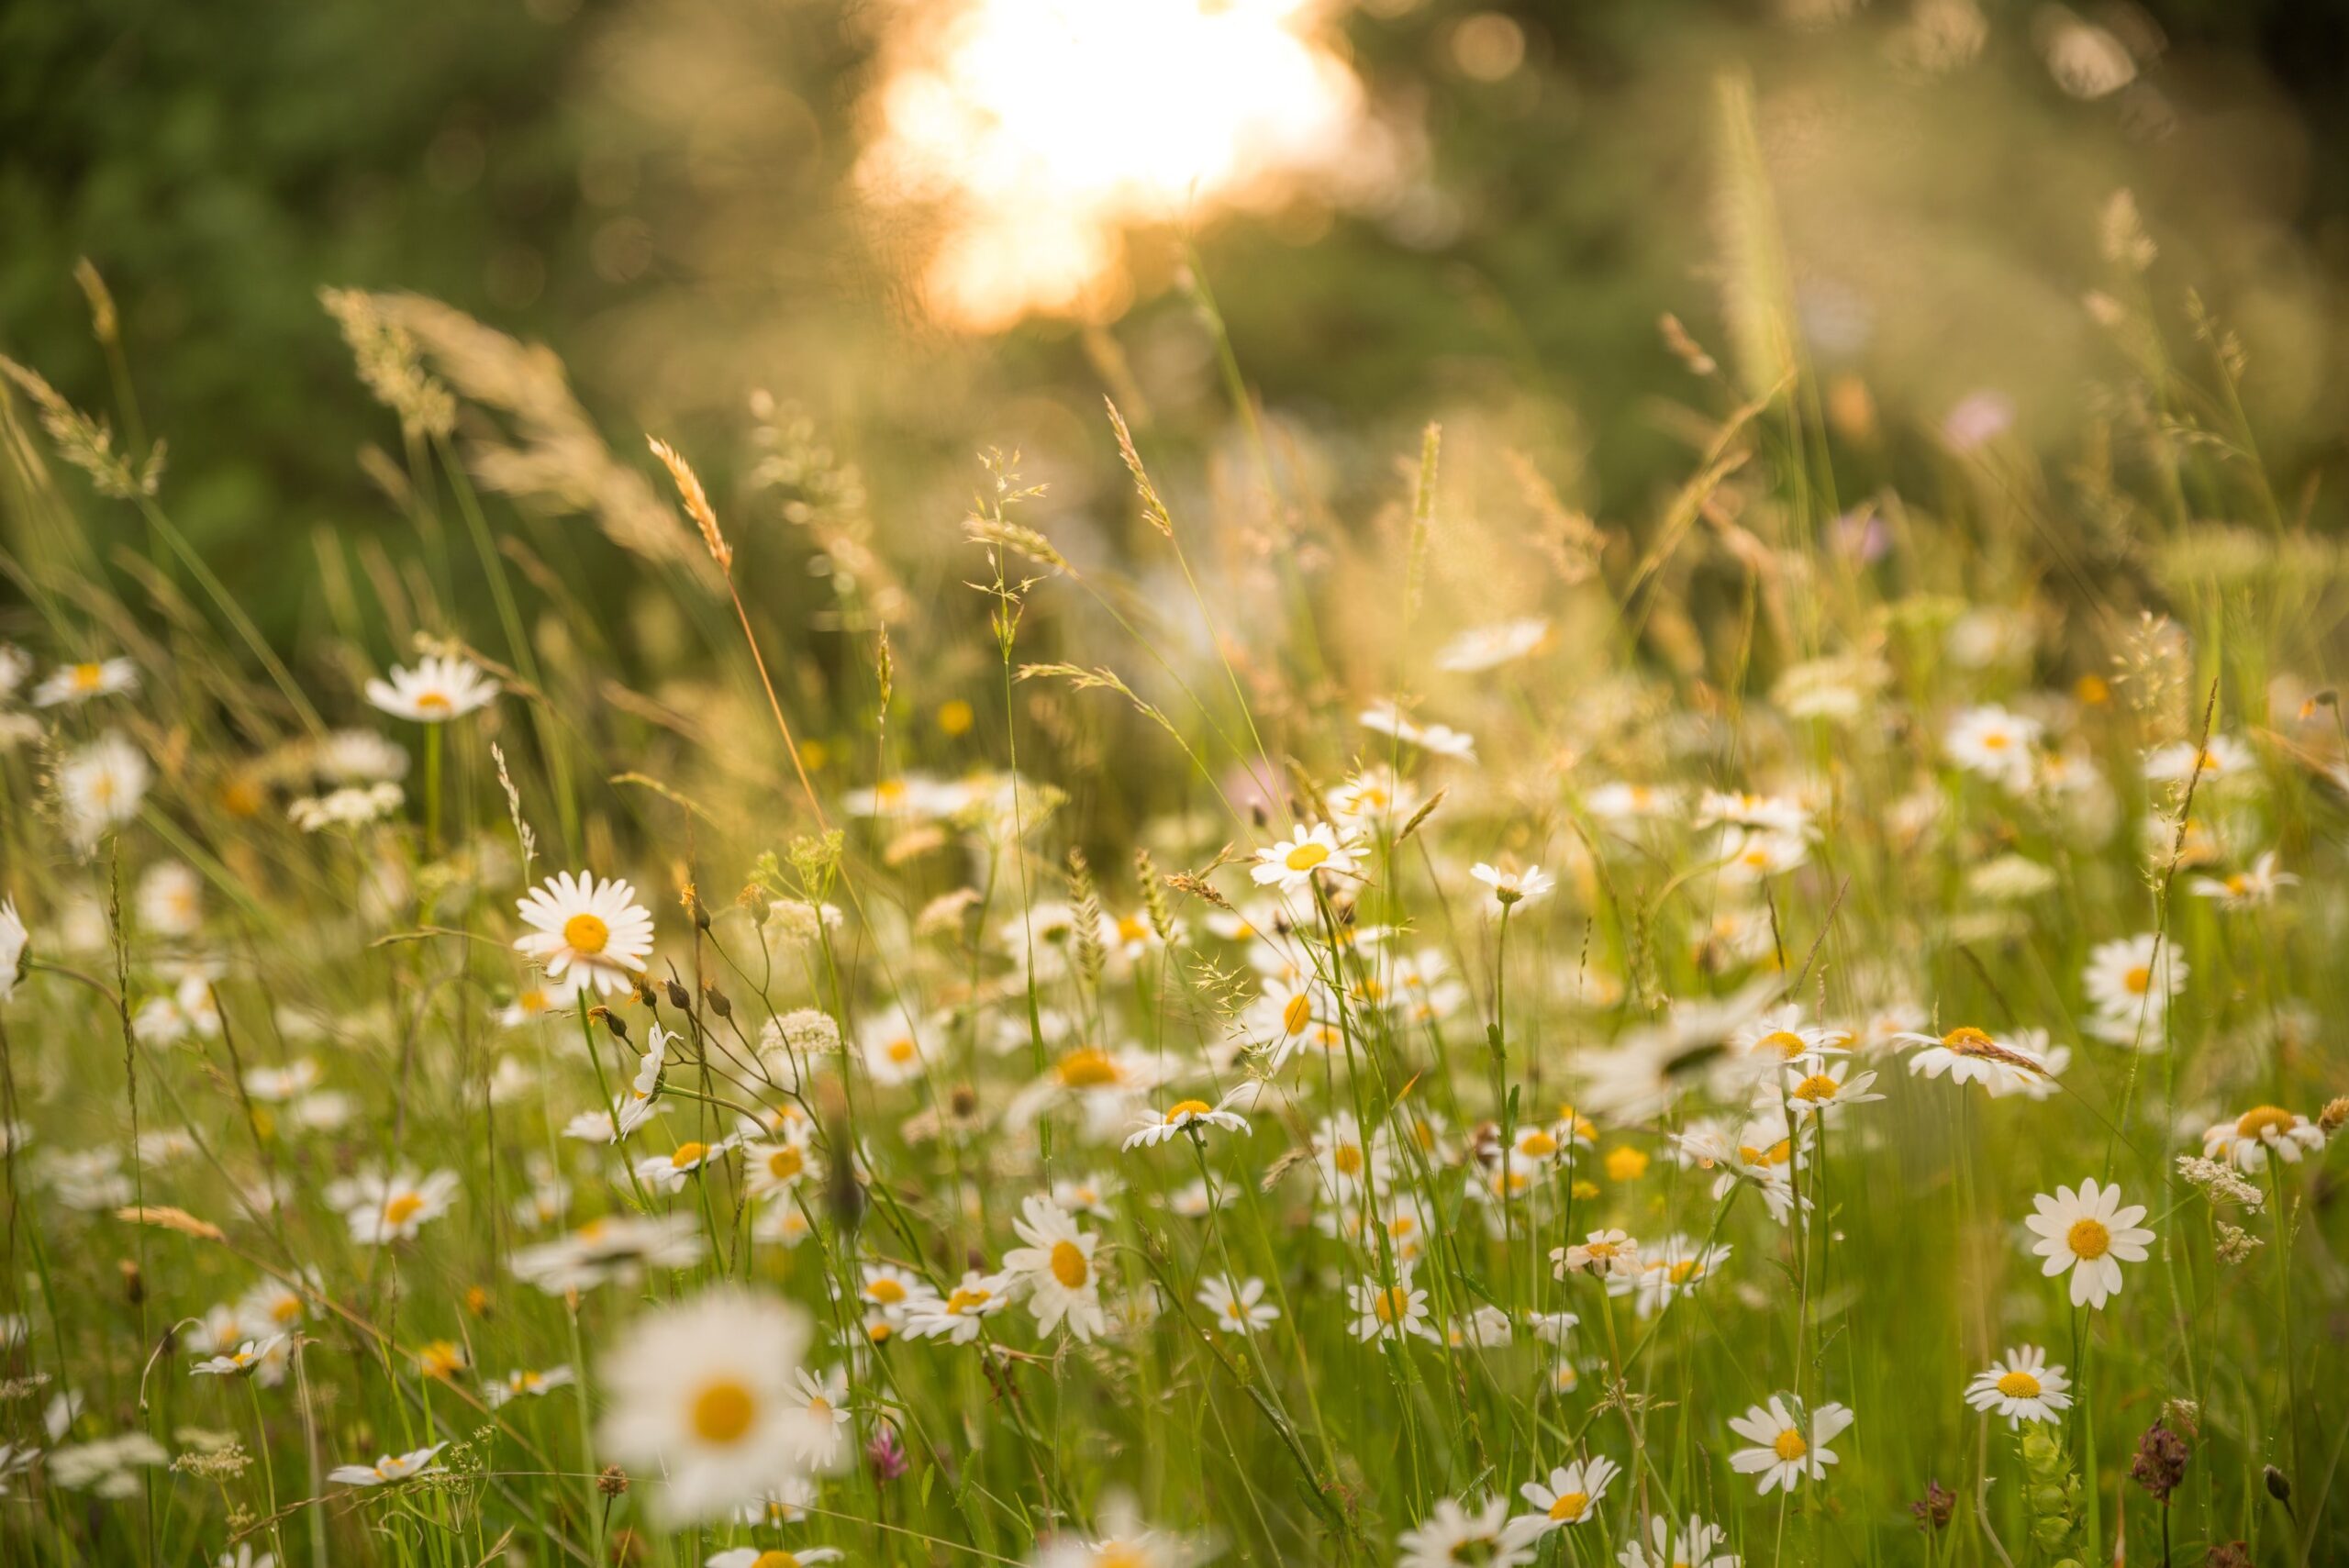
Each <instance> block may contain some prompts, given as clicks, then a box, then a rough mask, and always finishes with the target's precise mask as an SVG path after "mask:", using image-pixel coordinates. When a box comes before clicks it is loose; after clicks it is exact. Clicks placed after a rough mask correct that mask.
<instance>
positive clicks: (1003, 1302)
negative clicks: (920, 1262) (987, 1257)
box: [906, 1269, 1011, 1345]
mask: <svg viewBox="0 0 2349 1568" xmlns="http://www.w3.org/2000/svg"><path fill="white" fill-rule="evenodd" d="M1010 1305H1011V1282H1010V1281H1009V1280H1008V1278H1006V1277H1005V1276H1004V1275H1002V1274H983V1273H979V1271H978V1270H976V1269H971V1270H967V1271H966V1272H965V1273H963V1278H962V1281H961V1283H959V1284H956V1285H955V1287H954V1288H953V1289H952V1290H950V1291H948V1292H947V1293H946V1294H945V1295H944V1296H930V1295H924V1296H922V1297H921V1299H920V1300H919V1301H918V1303H917V1304H916V1305H915V1306H914V1307H912V1308H911V1309H910V1310H909V1311H908V1312H907V1319H906V1338H907V1339H909V1340H939V1339H942V1340H946V1341H947V1342H948V1343H949V1344H955V1345H967V1344H969V1343H970V1342H971V1341H972V1340H975V1339H977V1338H978V1337H979V1326H980V1323H981V1321H982V1320H983V1319H985V1318H992V1317H994V1316H995V1315H996V1313H998V1312H1000V1311H1002V1310H1003V1309H1004V1308H1005V1307H1008V1306H1010Z"/></svg>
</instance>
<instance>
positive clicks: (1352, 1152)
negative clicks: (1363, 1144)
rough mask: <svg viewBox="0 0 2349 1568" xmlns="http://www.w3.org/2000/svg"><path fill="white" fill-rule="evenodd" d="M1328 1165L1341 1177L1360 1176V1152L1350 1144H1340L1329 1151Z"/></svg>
mask: <svg viewBox="0 0 2349 1568" xmlns="http://www.w3.org/2000/svg"><path fill="white" fill-rule="evenodd" d="M1330 1164H1332V1165H1334V1166H1336V1167H1337V1170H1338V1173H1339V1174H1340V1175H1341V1176H1359V1175H1361V1174H1362V1151H1361V1150H1360V1149H1358V1148H1356V1147H1355V1146H1354V1145H1353V1144H1351V1143H1341V1144H1339V1145H1338V1147H1337V1148H1335V1149H1333V1150H1331V1151H1330Z"/></svg>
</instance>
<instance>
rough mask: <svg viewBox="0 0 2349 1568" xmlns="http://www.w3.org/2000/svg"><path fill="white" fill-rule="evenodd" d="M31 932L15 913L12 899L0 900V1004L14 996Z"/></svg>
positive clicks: (21, 973) (22, 971) (23, 966)
mask: <svg viewBox="0 0 2349 1568" xmlns="http://www.w3.org/2000/svg"><path fill="white" fill-rule="evenodd" d="M32 935H33V934H32V932H31V931H29V930H28V929H26V927H25V917H23V916H22V915H19V914H17V901H16V900H15V899H14V898H0V1002H5V1001H6V1000H7V999H8V998H9V997H10V996H11V995H15V994H16V990H17V981H18V980H19V979H21V978H23V976H24V973H25V951H26V950H27V949H28V948H29V947H30V946H31V945H32Z"/></svg>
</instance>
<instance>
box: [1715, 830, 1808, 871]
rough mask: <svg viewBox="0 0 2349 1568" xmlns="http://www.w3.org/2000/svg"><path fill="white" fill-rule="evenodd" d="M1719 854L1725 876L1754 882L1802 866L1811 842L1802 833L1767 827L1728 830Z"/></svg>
mask: <svg viewBox="0 0 2349 1568" xmlns="http://www.w3.org/2000/svg"><path fill="white" fill-rule="evenodd" d="M1719 852H1720V862H1721V874H1722V875H1723V876H1724V877H1726V878H1728V879H1729V880H1730V881H1731V882H1736V883H1753V882H1760V881H1761V880H1762V879H1763V878H1765V877H1771V876H1780V875H1783V874H1784V873H1787V872H1790V871H1793V870H1795V869H1796V868H1797V867H1798V866H1800V865H1801V864H1802V863H1803V862H1805V861H1807V860H1809V858H1810V841H1809V840H1808V839H1805V838H1803V837H1801V836H1800V835H1799V834H1795V833H1780V832H1775V831H1773V830H1771V829H1769V828H1723V829H1722V830H1721V841H1720V851H1719Z"/></svg>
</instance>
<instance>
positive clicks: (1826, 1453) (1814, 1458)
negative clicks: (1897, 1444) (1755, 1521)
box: [1729, 1394, 1853, 1497]
mask: <svg viewBox="0 0 2349 1568" xmlns="http://www.w3.org/2000/svg"><path fill="white" fill-rule="evenodd" d="M1852 1419H1853V1418H1852V1412H1851V1411H1850V1410H1849V1409H1847V1408H1846V1407H1843V1406H1841V1405H1821V1406H1820V1407H1819V1408H1818V1409H1816V1410H1814V1411H1812V1412H1811V1413H1810V1419H1809V1421H1808V1422H1805V1421H1801V1420H1798V1418H1796V1417H1795V1416H1794V1415H1793V1413H1792V1412H1791V1411H1789V1409H1788V1408H1787V1399H1786V1398H1785V1397H1784V1396H1780V1395H1776V1394H1774V1395H1772V1396H1770V1403H1769V1404H1768V1405H1766V1406H1764V1405H1755V1406H1753V1407H1750V1408H1748V1409H1747V1411H1746V1412H1745V1414H1744V1415H1742V1416H1731V1418H1730V1421H1729V1429H1730V1430H1731V1431H1732V1432H1735V1433H1736V1434H1737V1435H1738V1436H1739V1437H1742V1438H1743V1439H1744V1440H1746V1441H1747V1442H1749V1443H1752V1444H1753V1445H1754V1446H1753V1447H1751V1448H1742V1449H1739V1450H1737V1451H1735V1452H1733V1453H1731V1455H1730V1456H1729V1464H1730V1468H1731V1470H1734V1471H1736V1472H1737V1473H1739V1474H1740V1475H1754V1476H1759V1477H1760V1478H1761V1493H1762V1496H1765V1497H1766V1496H1769V1495H1770V1493H1771V1492H1772V1491H1773V1490H1774V1489H1776V1488H1777V1487H1780V1486H1783V1487H1785V1488H1786V1489H1787V1490H1788V1491H1792V1490H1794V1488H1795V1487H1796V1485H1798V1484H1799V1483H1800V1482H1801V1481H1802V1480H1803V1478H1804V1477H1806V1476H1808V1477H1809V1478H1810V1479H1811V1480H1813V1481H1821V1480H1824V1479H1826V1476H1827V1467H1828V1466H1829V1465H1831V1464H1833V1463H1835V1462H1836V1460H1835V1454H1834V1451H1832V1450H1831V1449H1830V1448H1829V1447H1828V1446H1827V1445H1828V1444H1829V1443H1831V1442H1833V1441H1834V1440H1835V1439H1836V1438H1837V1437H1839V1436H1840V1435H1842V1431H1843V1430H1844V1429H1845V1428H1847V1427H1849V1426H1850V1425H1851V1424H1852Z"/></svg>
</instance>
